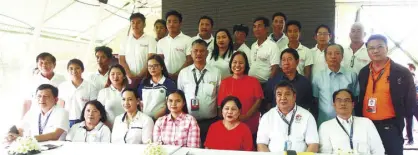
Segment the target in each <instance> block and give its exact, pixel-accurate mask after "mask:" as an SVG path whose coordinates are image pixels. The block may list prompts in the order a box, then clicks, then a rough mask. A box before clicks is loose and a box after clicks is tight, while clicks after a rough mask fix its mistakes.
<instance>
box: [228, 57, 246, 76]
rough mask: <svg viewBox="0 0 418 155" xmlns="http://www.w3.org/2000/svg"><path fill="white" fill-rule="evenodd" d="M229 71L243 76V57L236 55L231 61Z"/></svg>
mask: <svg viewBox="0 0 418 155" xmlns="http://www.w3.org/2000/svg"><path fill="white" fill-rule="evenodd" d="M231 70H232V73H233V74H236V75H243V74H244V71H245V59H244V56H242V55H241V54H238V55H236V56H235V57H234V59H232V64H231Z"/></svg>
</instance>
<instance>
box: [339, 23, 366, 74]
mask: <svg viewBox="0 0 418 155" xmlns="http://www.w3.org/2000/svg"><path fill="white" fill-rule="evenodd" d="M364 37H366V32H364V26H363V24H361V23H354V24H353V25H352V26H351V30H350V40H351V43H350V46H349V47H347V48H346V51H347V52H345V55H344V66H347V67H349V68H351V69H352V70H353V71H354V72H356V73H357V74H359V72H360V70H361V69H362V68H363V67H364V66H366V65H367V64H369V63H370V57H369V56H368V54H367V53H368V52H367V47H366V44H365V43H364Z"/></svg>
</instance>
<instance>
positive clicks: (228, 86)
mask: <svg viewBox="0 0 418 155" xmlns="http://www.w3.org/2000/svg"><path fill="white" fill-rule="evenodd" d="M229 68H230V72H231V73H232V76H230V77H228V78H225V79H224V80H222V82H221V86H220V88H219V94H218V107H219V106H220V105H221V101H222V100H223V99H224V98H225V97H226V96H236V97H237V98H238V99H239V100H240V101H241V103H242V111H241V115H240V116H239V120H240V121H242V122H244V123H245V124H247V125H248V127H249V128H250V130H251V133H252V134H253V139H255V136H256V135H257V129H258V123H259V120H260V112H259V111H258V108H259V107H260V103H261V100H262V99H263V98H264V95H263V90H262V89H261V85H260V82H258V80H257V79H256V78H254V77H251V76H248V71H249V70H250V67H249V64H248V59H247V56H246V55H245V53H244V52H239V51H238V52H235V53H234V54H232V57H231V61H230V62H229ZM218 111H220V109H218ZM219 116H221V115H220V114H219Z"/></svg>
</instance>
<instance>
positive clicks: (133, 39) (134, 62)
mask: <svg viewBox="0 0 418 155" xmlns="http://www.w3.org/2000/svg"><path fill="white" fill-rule="evenodd" d="M129 19H130V21H131V27H132V32H133V33H132V35H129V36H128V38H127V39H126V40H125V41H124V42H123V43H122V45H121V48H120V49H121V50H120V52H119V63H120V64H121V65H122V66H123V68H124V69H125V71H126V75H127V76H128V78H129V79H130V80H131V81H130V84H131V85H132V86H135V87H136V86H137V85H138V84H139V82H140V81H141V79H142V78H143V77H144V76H145V73H146V72H147V71H148V70H147V69H146V63H147V59H148V57H149V56H151V55H152V54H155V53H156V50H157V48H156V44H157V42H156V41H155V38H153V37H152V36H149V35H146V34H145V33H144V28H145V26H146V25H145V20H146V19H145V16H144V15H143V14H141V13H134V14H132V15H131V17H130V18H129Z"/></svg>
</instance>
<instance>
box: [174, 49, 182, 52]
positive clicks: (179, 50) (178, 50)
mask: <svg viewBox="0 0 418 155" xmlns="http://www.w3.org/2000/svg"><path fill="white" fill-rule="evenodd" d="M175 50H176V51H177V52H184V49H182V48H175Z"/></svg>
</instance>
